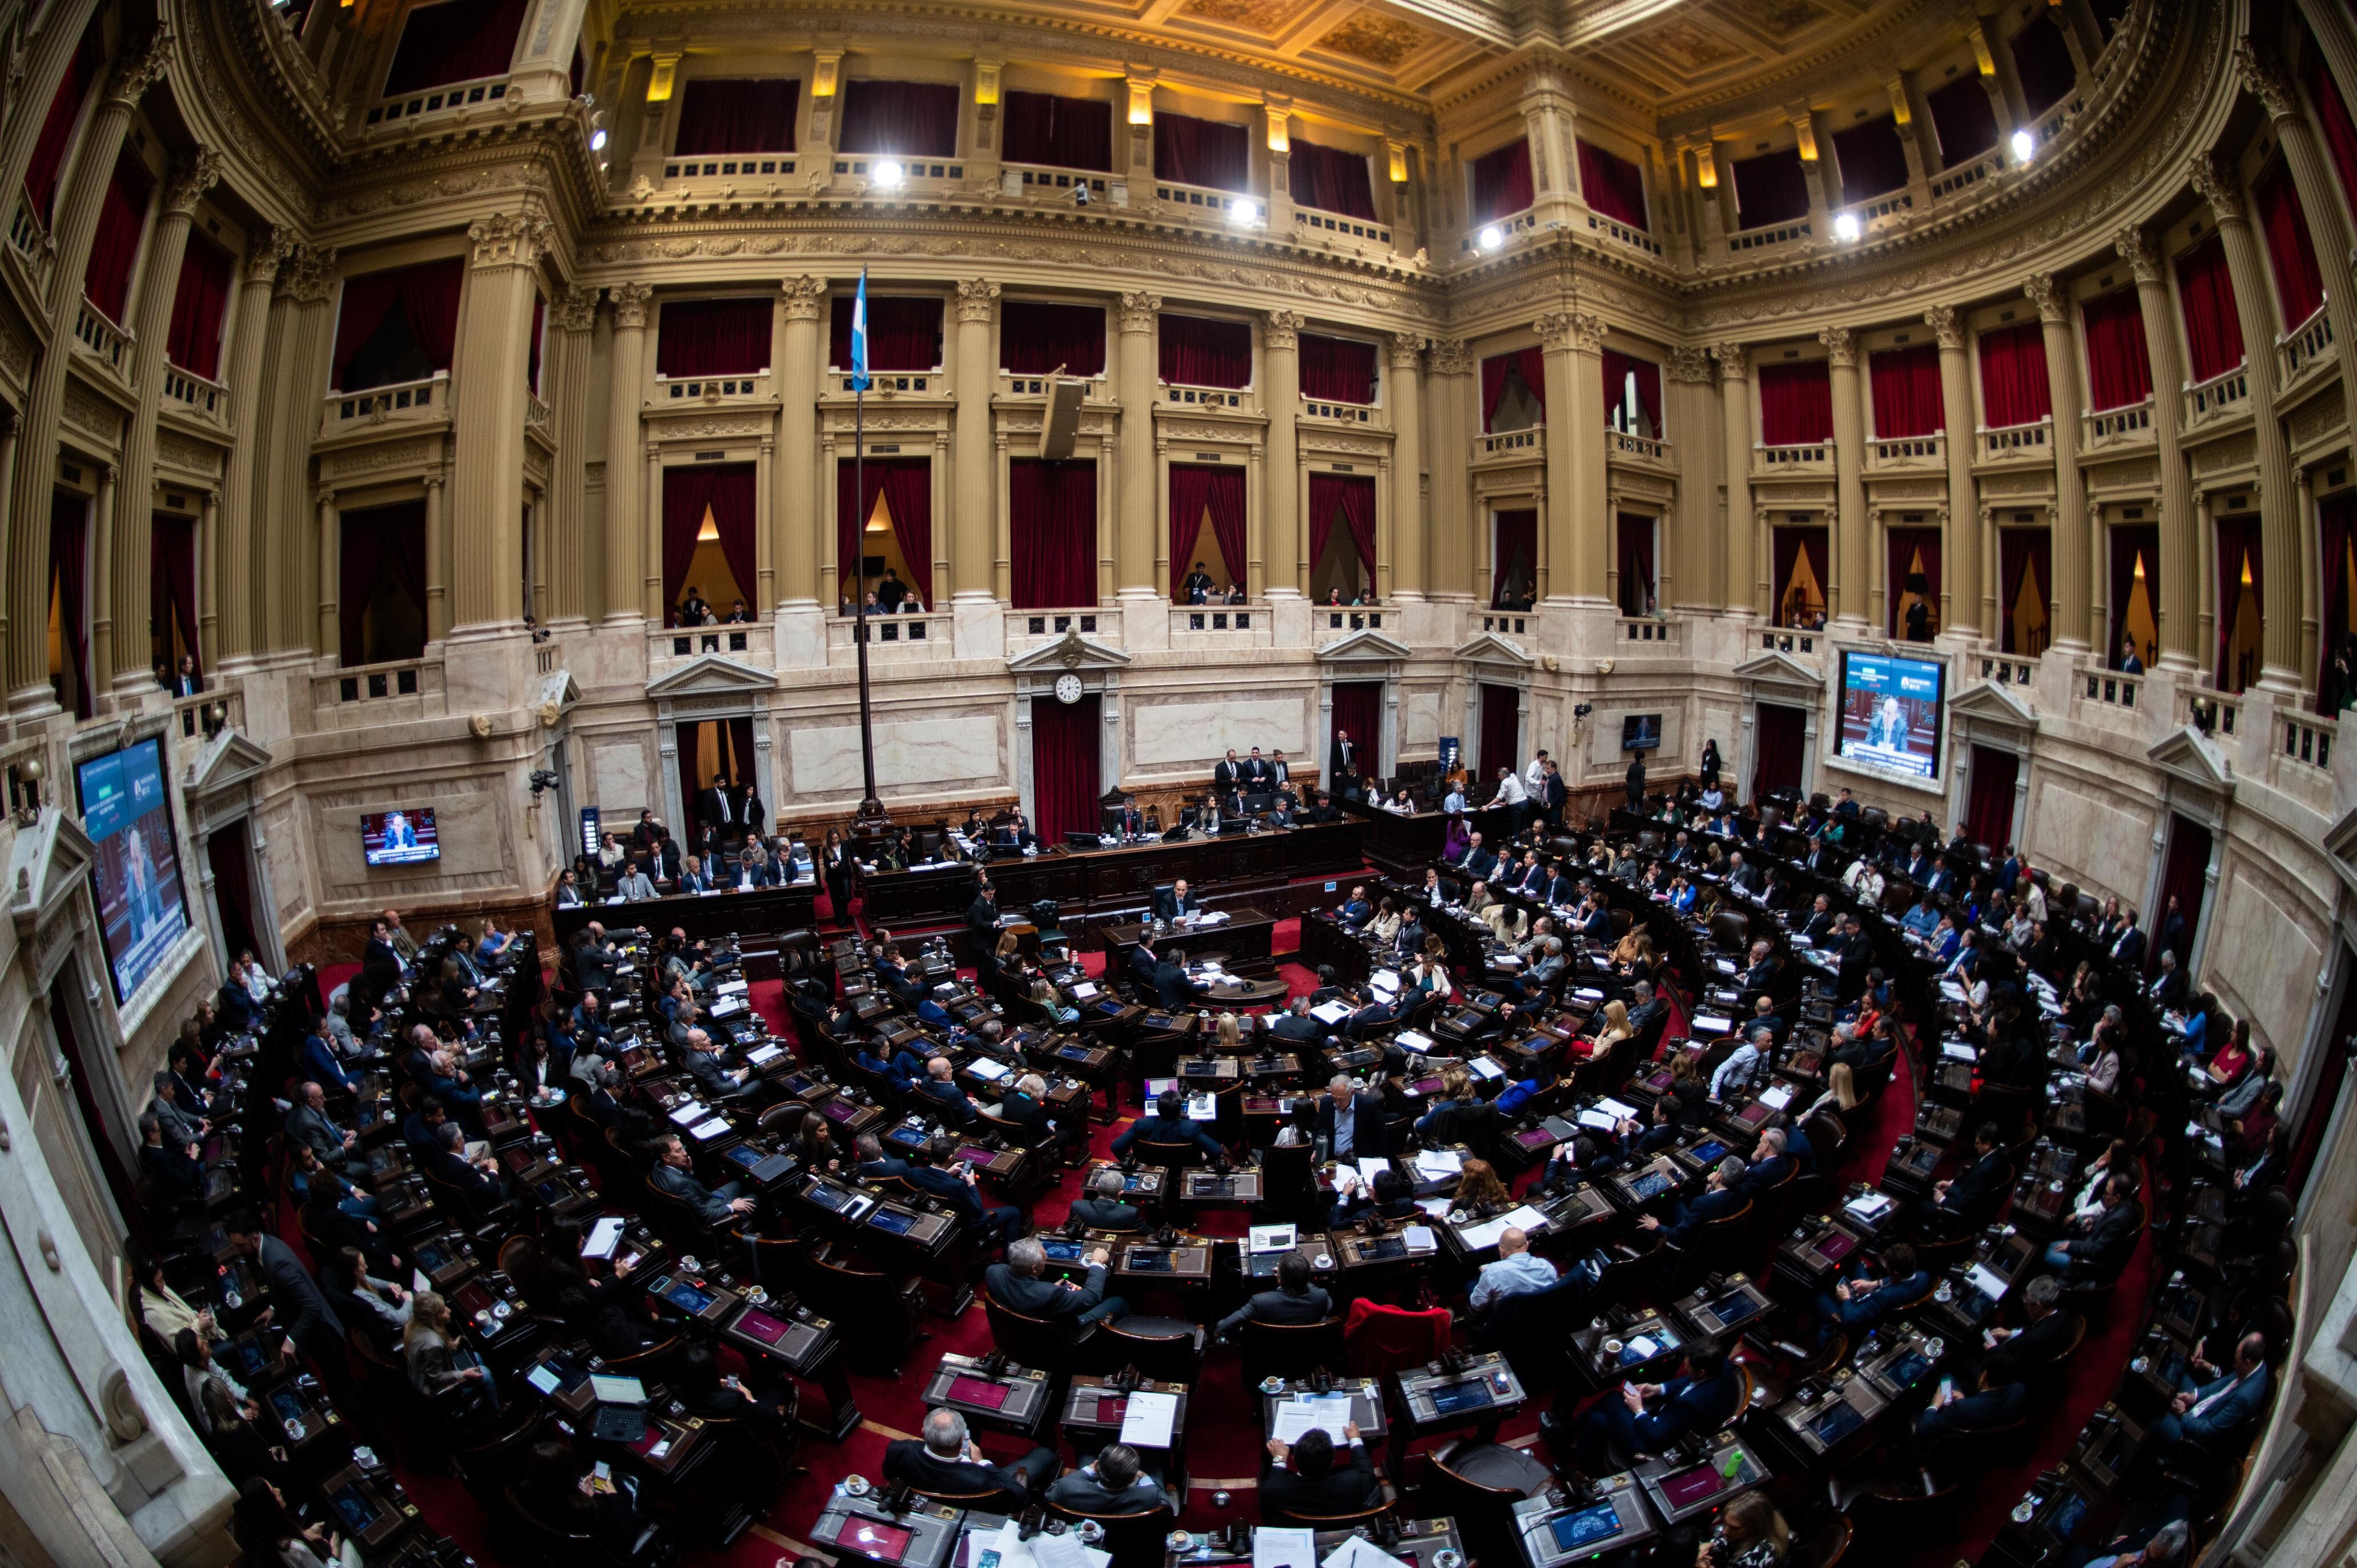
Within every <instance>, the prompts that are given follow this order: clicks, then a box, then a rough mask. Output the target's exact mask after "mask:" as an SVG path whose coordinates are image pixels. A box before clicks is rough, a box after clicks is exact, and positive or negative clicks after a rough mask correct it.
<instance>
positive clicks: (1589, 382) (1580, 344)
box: [1532, 310, 1611, 606]
mask: <svg viewBox="0 0 2357 1568" xmlns="http://www.w3.org/2000/svg"><path fill="white" fill-rule="evenodd" d="M1532 329H1533V330H1534V331H1535V332H1537V333H1538V335H1539V346H1540V349H1542V351H1543V352H1544V357H1545V364H1546V382H1547V406H1548V408H1549V409H1551V410H1552V409H1561V410H1563V413H1561V414H1556V413H1549V414H1548V416H1547V423H1546V454H1547V510H1546V525H1547V597H1548V598H1549V599H1550V600H1554V601H1555V602H1558V603H1562V602H1570V603H1574V604H1579V605H1587V606H1604V605H1607V604H1609V600H1608V599H1607V598H1606V597H1605V594H1604V562H1605V557H1606V554H1607V553H1608V550H1609V547H1608V545H1607V543H1606V541H1607V539H1608V538H1609V533H1610V528H1609V522H1608V520H1607V517H1606V514H1607V512H1609V510H1610V506H1611V502H1610V492H1609V489H1608V488H1607V486H1606V483H1605V480H1606V477H1607V474H1606V463H1605V455H1604V432H1605V424H1604V359H1603V348H1604V323H1603V322H1601V321H1599V320H1598V319H1597V318H1596V317H1593V316H1589V315H1587V313H1585V312H1583V311H1577V310H1566V311H1557V312H1555V313H1554V314H1552V315H1547V316H1543V317H1539V319H1538V320H1537V321H1536V322H1534V323H1533V328H1532Z"/></svg>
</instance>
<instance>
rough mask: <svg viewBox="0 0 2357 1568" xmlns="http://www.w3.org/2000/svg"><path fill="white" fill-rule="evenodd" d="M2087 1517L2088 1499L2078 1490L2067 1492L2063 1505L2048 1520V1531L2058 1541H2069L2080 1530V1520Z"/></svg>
mask: <svg viewBox="0 0 2357 1568" xmlns="http://www.w3.org/2000/svg"><path fill="white" fill-rule="evenodd" d="M2086 1517H2087V1499H2086V1498H2083V1497H2082V1496H2081V1495H2080V1494H2079V1493H2077V1492H2071V1493H2068V1494H2066V1495H2065V1496H2064V1497H2063V1498H2062V1506H2061V1508H2059V1509H2055V1510H2054V1517H2053V1518H2052V1519H2050V1520H2047V1521H2046V1529H2047V1533H2049V1534H2050V1535H2051V1536H2053V1537H2054V1539H2055V1540H2057V1541H2068V1540H2070V1539H2071V1537H2072V1535H2074V1534H2076V1533H2077V1532H2078V1529H2079V1521H2080V1520H2083V1519H2085V1518H2086Z"/></svg>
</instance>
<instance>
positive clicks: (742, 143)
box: [671, 76, 802, 158]
mask: <svg viewBox="0 0 2357 1568" xmlns="http://www.w3.org/2000/svg"><path fill="white" fill-rule="evenodd" d="M801 107H802V82H801V81H799V80H798V79H796V78H793V77H783V76H700V77H697V78H696V79H695V80H694V81H691V82H689V83H688V84H687V91H686V92H685V94H684V95H683V97H682V99H681V101H680V106H679V132H678V134H677V135H676V136H674V137H673V141H672V149H671V150H672V156H673V157H680V158H695V157H702V156H705V155H706V154H708V153H791V152H792V151H793V150H794V115H795V113H796V112H797V111H799V110H800V109H801Z"/></svg>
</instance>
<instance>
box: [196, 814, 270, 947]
mask: <svg viewBox="0 0 2357 1568" xmlns="http://www.w3.org/2000/svg"><path fill="white" fill-rule="evenodd" d="M251 831H252V829H251V827H250V826H249V825H248V823H247V822H245V821H244V820H243V819H240V820H239V821H238V822H234V823H232V824H231V825H230V826H229V827H228V828H226V829H223V830H219V831H216V832H210V833H207V834H206V835H205V863H206V864H207V865H210V866H211V867H212V873H213V897H214V898H215V900H216V901H218V902H219V904H220V906H221V940H223V941H225V942H227V943H228V944H229V950H230V951H231V952H244V951H246V950H249V949H250V950H253V952H255V953H257V954H258V953H260V952H261V951H262V943H261V942H260V941H259V940H256V939H255V937H254V934H253V882H252V880H251V879H250V878H249V876H248V875H247V871H246V844H247V843H248V842H249V841H248V840H247V837H246V835H247V833H248V832H251Z"/></svg>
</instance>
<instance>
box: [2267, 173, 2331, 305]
mask: <svg viewBox="0 0 2357 1568" xmlns="http://www.w3.org/2000/svg"><path fill="white" fill-rule="evenodd" d="M2252 194H2253V195H2255V196H2256V197H2257V198H2258V205H2259V228H2260V231H2262V232H2264V233H2265V234H2266V237H2267V263H2268V265H2269V266H2270V267H2272V268H2273V269H2274V272H2275V275H2276V306H2277V308H2279V309H2281V310H2282V312H2283V324H2284V330H2286V331H2289V330H2290V329H2291V328H2295V327H2297V326H2298V325H2299V324H2300V323H2301V322H2303V321H2306V320H2307V319H2308V318H2309V317H2311V316H2313V315H2315V314H2316V308H2317V306H2320V305H2322V304H2323V303H2324V274H2323V273H2322V271H2321V270H2320V269H2319V267H2318V266H2317V264H2316V246H2315V244H2314V242H2311V241H2310V240H2309V235H2308V214H2307V213H2305V212H2303V211H2301V210H2300V205H2299V192H2298V191H2297V190H2295V189H2293V188H2292V183H2291V170H2290V169H2289V168H2287V167H2286V166H2285V165H2284V164H2283V162H2282V161H2281V160H2280V159H2278V160H2277V161H2276V165H2275V166H2274V167H2273V168H2271V169H2269V170H2268V171H2267V176H2266V178H2265V179H2262V180H2261V181H2259V186H2258V188H2257V189H2256V190H2255V191H2254V192H2252Z"/></svg>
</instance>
